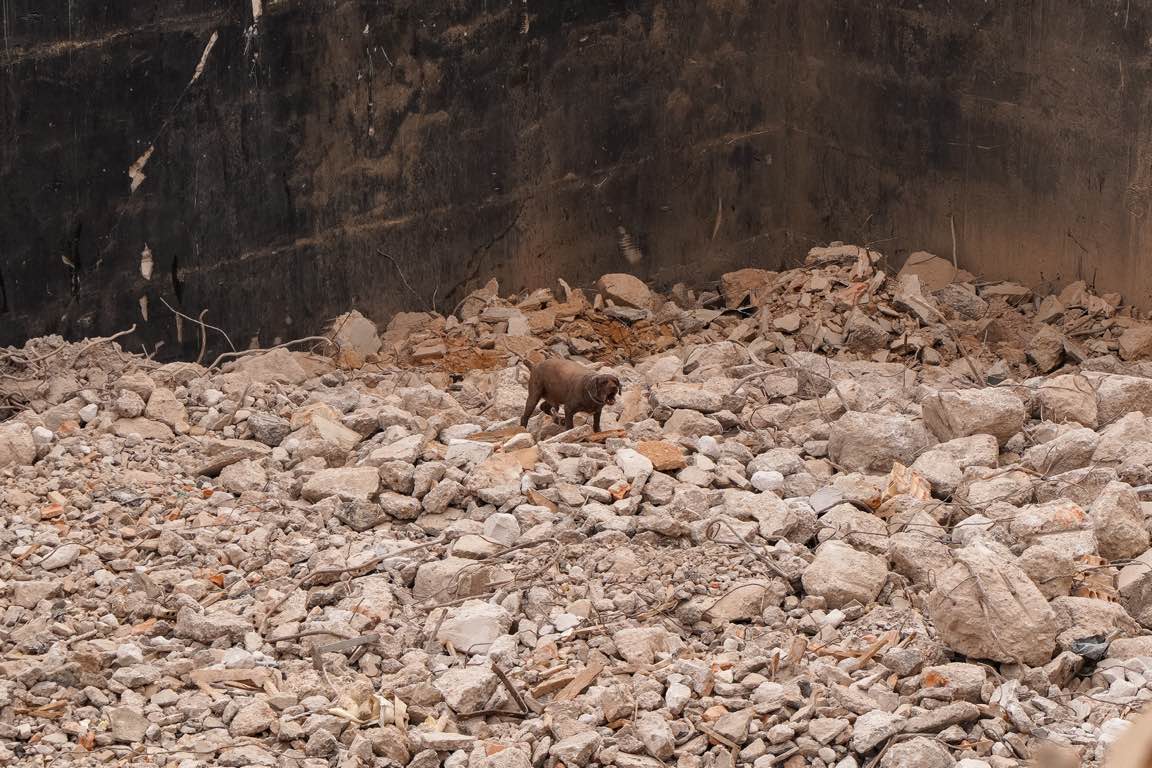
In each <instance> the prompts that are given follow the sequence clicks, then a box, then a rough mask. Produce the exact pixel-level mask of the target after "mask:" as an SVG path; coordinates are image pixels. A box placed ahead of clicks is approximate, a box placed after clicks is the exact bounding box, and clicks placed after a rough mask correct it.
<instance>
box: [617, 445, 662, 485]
mask: <svg viewBox="0 0 1152 768" xmlns="http://www.w3.org/2000/svg"><path fill="white" fill-rule="evenodd" d="M615 459H616V466H618V467H620V469H621V470H623V472H624V477H626V478H627V479H628V481H629V482H631V481H633V480H635V479H636V478H637V477H640V476H641V475H643V476H648V475H651V474H652V469H653V468H652V461H651V459H649V458H648V457H647V456H645V455H644V454H642V453H640V452H639V451H635V450H633V449H631V448H621V449H620V450H618V451H616V457H615Z"/></svg>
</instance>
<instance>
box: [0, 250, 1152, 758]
mask: <svg viewBox="0 0 1152 768" xmlns="http://www.w3.org/2000/svg"><path fill="white" fill-rule="evenodd" d="M884 263H885V262H884V261H883V258H882V256H881V255H880V254H879V253H877V252H875V251H869V250H865V249H863V248H858V247H856V246H850V245H843V244H833V245H832V246H830V247H827V248H816V249H813V250H812V251H811V253H810V254H809V256H808V259H807V262H806V263H805V264H804V265H803V266H802V267H799V268H796V269H792V270H788V271H785V272H772V271H768V270H764V269H756V268H749V269H743V270H739V271H738V272H734V273H730V274H728V275H725V276H724V277H723V278H722V279H721V280H720V281H719V283H718V284H717V286H716V287H715V289H703V290H701V289H700V288H699V286H697V287H692V286H684V285H677V286H673V287H672V289H671V290H670V291H669V292H668V293H666V294H662V293H660V292H658V291H656V290H654V289H653V288H652V287H650V286H649V285H647V284H646V283H644V282H643V281H642V280H640V279H639V278H638V277H637V276H633V275H627V274H613V275H605V276H604V277H603V278H601V279H600V280H599V281H598V282H597V283H596V287H594V288H590V289H576V288H571V287H569V286H568V285H567V284H565V283H561V284H560V285H559V286H557V288H556V289H555V290H549V289H541V290H536V291H532V292H530V293H527V294H522V295H518V296H512V297H501V296H500V295H499V288H498V286H497V285H496V284H495V283H494V282H492V283H489V284H488V285H487V286H485V287H484V288H482V289H480V290H478V291H475V292H473V293H472V294H470V295H469V296H467V297H466V298H465V299H464V300H463V301H462V302H461V303H460V305H459V308H458V310H457V313H456V314H454V315H451V316H448V317H442V316H439V315H434V314H431V313H401V314H398V315H396V316H395V317H394V318H392V319H391V320H390V322H389V323H388V324H387V325H386V326H384V327H383V328H380V327H378V326H376V325H375V324H373V322H372V320H371V319H369V318H367V317H364V316H363V315H361V314H359V313H358V312H352V313H350V314H349V315H347V316H345V317H343V318H338V319H337V320H336V321H335V322H334V323H333V326H332V329H331V332H330V334H329V336H328V338H329V339H331V341H330V342H329V343H324V342H323V341H322V340H321V341H320V342H309V343H311V344H312V347H311V348H309V347H307V346H305V347H299V348H297V351H292V350H291V349H290V348H287V347H285V348H279V349H275V350H272V351H251V352H244V353H239V354H236V355H233V356H230V357H228V358H226V359H224V360H221V361H217V363H213V364H212V365H211V366H210V367H205V366H204V365H201V364H194V363H187V362H181V363H168V364H160V363H157V362H154V361H152V360H149V359H146V358H144V357H141V356H137V355H133V354H130V353H128V352H126V351H124V350H123V349H121V348H120V346H119V345H118V344H117V343H116V340H115V339H92V340H87V341H84V342H80V343H74V344H73V343H65V342H64V341H63V340H62V339H60V338H55V337H53V338H43V339H34V340H32V341H29V342H28V343H27V344H26V345H25V346H24V347H23V348H21V349H8V350H0V409H3V410H0V418H4V421H0V508H2V509H3V510H4V514H3V515H2V516H0V579H2V580H0V762H2V763H4V764H10V765H41V766H69V765H105V764H116V765H128V764H131V765H143V764H148V765H157V766H176V767H178V768H197V767H198V766H216V765H221V766H302V767H304V766H306V767H307V768H321V767H326V766H336V767H338V768H355V767H356V766H415V767H416V768H439V767H440V766H444V768H551V767H552V766H584V765H603V766H617V767H618V768H647V767H652V768H655V767H656V766H660V765H675V766H678V768H721V767H723V768H734V767H735V766H738V765H746V766H752V767H753V768H771V767H772V766H784V767H785V768H801V766H815V767H816V768H864V767H865V766H867V767H869V768H874V767H875V766H880V768H896V767H898V766H900V767H902V766H908V767H909V768H913V767H922V766H941V767H947V766H963V767H964V768H977V767H980V768H1012V767H1013V766H1024V765H1027V764H1030V763H1029V761H1031V760H1034V759H1035V760H1040V761H1041V762H1039V763H1036V764H1046V765H1063V764H1073V765H1081V764H1082V765H1085V766H1099V765H1101V764H1102V761H1103V759H1104V756H1105V753H1106V751H1107V749H1108V745H1109V744H1111V743H1112V742H1113V741H1115V740H1116V739H1117V738H1119V737H1120V735H1121V734H1122V733H1123V732H1124V729H1125V728H1126V727H1127V723H1128V720H1129V719H1130V718H1132V717H1133V716H1134V715H1135V714H1136V713H1137V712H1138V711H1139V709H1140V708H1141V707H1143V706H1144V705H1145V704H1146V703H1147V702H1148V701H1149V700H1152V550H1150V549H1149V547H1150V538H1149V531H1150V528H1152V526H1150V524H1149V514H1150V512H1152V506H1150V504H1152V421H1150V420H1149V416H1152V362H1150V361H1149V360H1148V359H1147V358H1148V356H1149V355H1150V354H1152V342H1150V341H1149V339H1150V338H1152V330H1150V329H1152V326H1150V325H1149V324H1148V323H1146V322H1145V321H1144V320H1143V319H1142V317H1141V316H1140V314H1139V313H1138V312H1136V311H1135V310H1133V309H1132V308H1130V307H1128V306H1125V305H1123V304H1122V302H1121V301H1120V298H1119V297H1118V296H1111V295H1109V296H1096V295H1095V294H1093V293H1092V291H1091V290H1089V289H1088V287H1087V286H1085V285H1084V284H1083V283H1074V284H1072V285H1070V286H1067V287H1065V288H1063V289H1062V290H1060V291H1059V292H1056V293H1050V294H1049V295H1039V294H1037V293H1034V292H1033V291H1031V290H1029V289H1027V288H1025V287H1023V286H1019V285H1014V284H1007V283H996V282H991V283H985V282H979V281H977V280H976V279H975V278H973V277H972V276H971V275H968V274H967V273H964V272H963V271H962V270H957V269H955V268H954V266H953V265H952V264H951V263H950V262H949V261H946V260H943V259H939V258H937V257H934V256H932V255H931V254H925V253H917V254H914V258H910V259H909V260H908V263H907V264H906V265H905V267H904V268H903V269H901V270H900V271H899V273H898V274H891V273H890V272H887V271H885V270H884V269H882V266H883V265H884ZM545 356H567V357H572V358H574V359H577V360H582V361H584V362H585V363H587V364H589V365H591V366H596V367H598V366H607V367H608V368H610V369H611V371H612V372H613V373H615V374H616V375H617V376H618V377H619V378H620V380H621V381H622V383H623V391H622V393H621V396H620V397H619V399H618V401H617V403H616V404H615V405H613V406H610V407H608V408H606V409H605V411H604V415H603V426H604V431H603V432H600V433H593V432H592V428H591V426H590V421H589V420H586V419H585V418H584V417H583V416H580V417H578V418H577V421H576V426H575V428H574V429H571V430H564V428H563V427H562V426H561V425H560V424H558V423H556V422H554V421H553V420H552V419H551V418H550V417H549V416H547V415H545V414H540V413H538V414H536V415H534V416H533V418H532V420H531V421H530V423H529V428H528V430H527V431H524V430H521V429H520V427H519V423H518V419H519V414H520V409H522V407H523V402H524V398H525V395H526V391H525V384H526V381H527V368H526V366H525V365H524V364H523V363H524V362H525V361H529V362H535V361H538V360H540V359H542V358H543V357H545ZM1146 414H1148V416H1146ZM1045 761H1047V762H1045ZM1059 761H1063V762H1059Z"/></svg>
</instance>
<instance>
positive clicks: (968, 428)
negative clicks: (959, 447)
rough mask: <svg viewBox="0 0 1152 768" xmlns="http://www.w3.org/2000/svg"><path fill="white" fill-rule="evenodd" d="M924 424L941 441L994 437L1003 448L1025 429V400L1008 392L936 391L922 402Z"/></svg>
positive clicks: (1004, 390) (1000, 390)
mask: <svg viewBox="0 0 1152 768" xmlns="http://www.w3.org/2000/svg"><path fill="white" fill-rule="evenodd" d="M921 408H922V411H923V414H924V424H925V426H927V427H928V429H929V430H930V431H931V432H932V434H934V435H936V437H937V438H938V439H940V440H941V441H947V440H954V439H956V438H958V437H968V436H969V435H992V436H993V437H995V438H996V440H997V441H998V442H999V443H1000V445H1004V444H1005V443H1006V442H1008V439H1009V438H1011V437H1012V436H1013V435H1015V434H1017V433H1018V432H1020V430H1021V429H1023V428H1024V418H1025V416H1026V413H1025V409H1024V401H1022V400H1021V399H1020V398H1019V397H1017V396H1016V395H1015V394H1014V393H1013V392H1011V391H1010V390H1007V389H999V388H987V389H965V390H955V391H945V392H937V393H936V394H934V395H929V396H927V397H925V398H924V400H923V401H922V402H921Z"/></svg>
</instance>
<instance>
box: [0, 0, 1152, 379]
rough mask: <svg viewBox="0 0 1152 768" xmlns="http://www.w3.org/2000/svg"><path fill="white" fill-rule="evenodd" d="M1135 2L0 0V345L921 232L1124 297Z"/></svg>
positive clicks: (1135, 219) (896, 246)
mask: <svg viewBox="0 0 1152 768" xmlns="http://www.w3.org/2000/svg"><path fill="white" fill-rule="evenodd" d="M1150 18H1152V1H1149V0H1107V1H1103V0H1013V1H1011V2H1009V1H1008V0H1004V1H1003V2H997V1H992V2H989V1H988V0H951V1H947V0H924V1H923V2H911V1H910V0H905V1H900V0H892V1H890V2H880V1H879V0H632V1H628V0H579V1H578V0H550V1H549V2H544V1H543V0H393V1H390V2H383V1H382V0H342V1H333V0H278V1H277V0H157V1H156V2H150V3H141V2H138V0H91V1H90V2H85V3H79V2H75V0H5V2H4V3H3V29H2V32H3V38H4V40H3V43H4V45H3V50H2V52H0V55H2V61H3V71H2V78H3V81H2V85H0V129H2V130H0V135H2V137H3V141H2V142H0V184H2V186H3V190H4V193H3V195H2V196H0V344H4V343H17V342H21V341H22V340H23V339H24V338H25V337H27V336H30V335H39V334H44V333H51V332H59V333H63V334H65V335H66V336H68V337H79V336H83V335H94V334H108V333H111V332H114V331H118V330H121V329H123V328H126V327H128V326H130V325H131V324H133V323H135V324H136V327H137V329H138V330H137V333H136V334H135V336H134V338H131V339H126V341H128V343H129V346H130V347H132V348H136V349H138V348H139V347H140V345H142V344H145V345H147V348H148V349H152V348H153V346H154V345H155V344H156V343H157V342H161V341H163V342H164V347H163V348H162V349H163V351H162V353H161V354H162V356H172V355H174V354H176V353H184V354H189V353H191V352H194V351H195V350H196V348H197V346H198V340H197V333H196V329H195V327H194V326H193V325H192V324H191V323H189V322H187V321H184V322H183V328H182V335H181V336H180V337H178V331H177V322H176V319H175V316H174V315H173V314H172V313H171V312H170V311H169V310H168V309H167V308H166V307H165V306H164V302H167V303H168V304H170V305H171V306H172V307H174V308H177V309H179V310H180V311H182V312H184V313H186V314H188V315H191V316H195V315H198V314H199V313H200V312H201V311H202V310H207V314H206V316H205V320H206V321H207V322H209V323H212V324H215V325H218V326H220V327H222V328H225V329H226V330H228V331H229V332H230V333H231V334H232V336H233V338H234V340H235V341H236V342H237V343H238V344H246V343H248V342H249V341H250V340H251V339H253V338H258V340H259V341H260V342H261V343H269V342H272V341H273V340H275V339H276V338H291V337H295V336H303V335H306V334H308V333H311V332H314V331H316V330H317V329H318V328H319V327H321V326H322V324H323V323H324V321H325V320H326V319H327V318H329V317H332V316H333V315H335V314H337V313H339V312H341V311H344V310H346V309H347V308H350V307H353V306H355V307H358V308H359V309H361V310H362V311H363V312H365V313H366V314H368V315H370V316H372V317H374V318H375V319H377V320H381V321H386V320H387V317H388V316H389V314H390V313H391V312H393V311H395V310H397V309H422V308H427V307H432V306H435V307H437V308H439V309H440V310H442V311H444V310H450V309H451V308H452V307H453V306H454V305H455V303H456V302H457V301H458V300H459V299H460V298H461V297H462V296H463V295H464V293H465V292H466V291H467V290H470V289H471V288H474V287H477V286H478V285H480V284H482V283H483V282H484V281H485V280H486V279H487V278H488V277H490V276H495V277H497V278H498V279H499V280H500V281H501V283H502V286H503V287H504V289H506V290H507V289H514V288H523V287H531V286H537V285H545V284H549V283H550V281H552V280H553V279H554V278H556V277H566V278H568V279H569V280H570V282H573V283H576V284H585V285H587V284H590V283H591V282H592V281H593V280H594V279H595V277H596V276H597V275H598V274H600V273H602V272H605V271H610V270H617V269H622V268H627V269H629V270H631V271H634V272H636V273H638V274H639V275H640V276H642V277H645V278H648V279H651V280H653V281H655V282H658V283H670V282H673V281H675V280H678V279H687V280H691V281H703V280H707V279H710V278H713V277H715V276H716V275H718V274H719V273H720V272H723V271H725V270H727V269H730V268H732V267H734V266H744V265H750V264H754V265H763V266H768V267H776V266H780V265H783V264H786V263H788V262H790V261H792V260H794V259H796V258H797V257H799V256H801V255H802V254H803V252H804V251H805V250H806V249H807V248H808V247H809V246H810V245H811V244H813V243H817V242H823V241H827V240H831V239H845V240H852V241H856V242H870V243H875V244H876V247H877V248H879V249H881V250H884V251H886V252H888V253H889V254H890V255H892V256H895V257H897V258H899V256H900V255H901V254H902V253H906V252H907V251H909V250H916V249H920V248H927V249H930V250H935V251H937V252H939V253H942V254H945V255H950V253H951V249H952V243H953V232H955V242H956V248H957V251H958V254H959V258H960V261H961V263H962V264H963V265H965V266H967V267H968V268H969V269H972V270H973V271H976V272H980V273H983V274H985V275H988V276H990V277H1014V278H1017V279H1022V280H1027V281H1030V282H1043V281H1051V282H1055V283H1060V282H1065V281H1068V280H1072V279H1077V278H1081V277H1082V278H1085V279H1089V280H1095V282H1096V283H1097V285H1098V287H1100V288H1101V289H1102V290H1121V291H1123V292H1124V293H1125V295H1126V296H1127V297H1128V298H1129V299H1130V300H1133V301H1136V302H1140V303H1144V304H1146V305H1147V304H1149V303H1152V279H1150V278H1149V277H1148V272H1149V270H1148V269H1147V267H1146V266H1145V265H1146V263H1147V261H1146V257H1145V253H1146V252H1147V251H1148V248H1149V234H1150V229H1149V224H1148V215H1149V208H1150V206H1152V115H1150V114H1149V113H1150V109H1149V97H1150V95H1152V90H1150V89H1149V63H1150V60H1152V59H1150V45H1149V34H1150V31H1152V30H1150V26H1149V19H1150ZM197 73H199V74H197ZM150 147H151V153H150V154H149V148H150ZM141 158H144V161H143V164H142V166H140V167H139V168H138V169H137V170H138V172H137V173H136V174H135V175H131V174H130V172H129V170H130V167H131V166H133V164H138V165H139V162H140V160H141ZM140 174H142V176H141V175H140ZM134 179H135V181H136V187H135V189H134V190H133V187H132V185H133V180H134ZM622 232H624V233H627V235H628V237H630V238H631V239H632V241H633V242H634V243H635V244H636V245H637V246H639V248H640V249H641V251H642V252H643V254H644V258H643V260H642V261H641V262H640V263H638V264H635V265H631V264H628V263H627V262H626V261H625V260H624V259H623V258H622V257H621V252H620V237H621V233H622ZM146 248H147V250H148V252H149V253H150V256H151V260H152V267H151V276H150V279H145V276H144V275H143V274H142V272H143V271H146V270H142V268H141V267H142V265H141V262H142V260H143V257H142V254H143V253H144V252H145V249H146ZM401 273H402V274H403V277H402V276H401ZM145 313H146V315H147V317H146V318H145ZM213 345H214V347H216V348H218V347H219V339H218V338H214V339H213Z"/></svg>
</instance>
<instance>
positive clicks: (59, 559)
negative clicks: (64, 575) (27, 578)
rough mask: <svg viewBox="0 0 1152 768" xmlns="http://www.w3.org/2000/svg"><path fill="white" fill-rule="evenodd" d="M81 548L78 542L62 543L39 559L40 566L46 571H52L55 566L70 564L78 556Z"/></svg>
mask: <svg viewBox="0 0 1152 768" xmlns="http://www.w3.org/2000/svg"><path fill="white" fill-rule="evenodd" d="M81 551H82V550H81V548H80V545H79V544H63V545H61V546H59V547H57V548H56V549H54V550H53V551H52V552H50V553H49V554H48V555H47V556H46V557H45V558H44V559H43V560H41V561H40V567H41V568H43V569H44V570H46V571H54V570H56V569H57V568H64V567H65V566H68V565H71V564H72V563H74V562H75V561H76V558H78V557H80V552H81Z"/></svg>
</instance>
